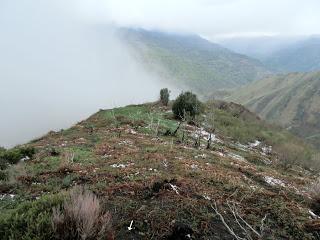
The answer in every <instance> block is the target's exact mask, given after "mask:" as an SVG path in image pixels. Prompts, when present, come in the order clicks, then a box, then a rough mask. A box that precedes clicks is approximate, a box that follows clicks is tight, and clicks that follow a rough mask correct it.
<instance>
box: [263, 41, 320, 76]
mask: <svg viewBox="0 0 320 240" xmlns="http://www.w3.org/2000/svg"><path fill="white" fill-rule="evenodd" d="M262 62H263V63H264V64H265V65H266V66H267V67H269V68H270V69H272V70H274V71H278V72H284V73H288V72H310V71H317V70H320V37H312V38H310V39H306V40H303V41H299V42H297V43H295V44H292V45H291V46H289V47H287V48H283V49H281V50H279V51H277V52H275V53H273V54H271V55H270V56H269V57H267V58H266V59H264V60H262Z"/></svg>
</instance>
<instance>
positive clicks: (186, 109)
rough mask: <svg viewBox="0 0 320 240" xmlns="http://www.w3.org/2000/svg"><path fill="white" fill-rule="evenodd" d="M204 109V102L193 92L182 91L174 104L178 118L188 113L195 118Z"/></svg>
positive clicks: (174, 110)
mask: <svg viewBox="0 0 320 240" xmlns="http://www.w3.org/2000/svg"><path fill="white" fill-rule="evenodd" d="M203 109H204V107H203V104H202V103H201V102H200V101H199V100H198V98H197V95H195V94H193V93H192V92H184V93H181V94H180V95H179V96H178V97H177V99H176V100H175V101H174V103H173V106H172V111H173V114H174V116H175V117H176V118H178V119H183V118H185V117H186V114H188V115H189V116H190V117H191V118H192V119H194V118H195V116H196V115H199V114H200V113H201V112H202V111H203Z"/></svg>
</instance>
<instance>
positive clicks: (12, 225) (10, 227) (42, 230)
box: [0, 195, 63, 240]
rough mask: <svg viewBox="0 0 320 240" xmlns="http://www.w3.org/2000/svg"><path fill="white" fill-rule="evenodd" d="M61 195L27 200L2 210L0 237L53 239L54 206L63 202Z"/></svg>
mask: <svg viewBox="0 0 320 240" xmlns="http://www.w3.org/2000/svg"><path fill="white" fill-rule="evenodd" d="M62 199H63V198H62V196H61V195H50V196H44V197H42V198H40V199H39V200H36V201H25V202H23V203H20V204H18V205H17V206H16V207H15V208H13V209H7V210H2V211H1V212H0V238H1V239H8V240H16V239H19V240H30V239H32V240H47V239H53V230H52V227H51V218H52V208H53V207H55V206H58V205H59V204H61V203H62Z"/></svg>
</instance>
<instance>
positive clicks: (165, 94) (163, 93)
mask: <svg viewBox="0 0 320 240" xmlns="http://www.w3.org/2000/svg"><path fill="white" fill-rule="evenodd" d="M169 98H170V91H169V90H168V88H162V89H161V90H160V102H161V103H162V104H163V105H165V106H168V103H169Z"/></svg>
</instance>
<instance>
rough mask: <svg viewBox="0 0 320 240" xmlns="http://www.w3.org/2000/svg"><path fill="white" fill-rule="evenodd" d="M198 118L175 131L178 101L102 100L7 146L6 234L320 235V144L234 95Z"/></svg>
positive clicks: (0, 185) (0, 230) (0, 186)
mask: <svg viewBox="0 0 320 240" xmlns="http://www.w3.org/2000/svg"><path fill="white" fill-rule="evenodd" d="M212 112H213V113H214V116H215V128H216V131H215V135H214V139H213V144H212V146H211V147H210V148H209V149H207V148H206V142H207V141H206V137H207V134H208V132H207V131H210V127H209V126H208V125H207V124H206V123H207V122H208V121H207V120H208V119H207V118H208V116H210V113H212ZM201 117H203V118H204V119H202V121H200V120H199V121H198V126H195V125H192V124H187V123H185V124H184V125H183V126H181V128H180V129H179V131H178V132H177V134H176V135H168V134H167V133H168V130H171V131H170V132H173V130H174V129H176V128H177V126H178V125H179V122H178V121H177V120H175V119H174V118H173V115H172V112H171V111H170V107H164V106H161V105H159V104H158V103H152V104H143V105H134V106H127V107H123V108H117V109H113V110H101V111H99V112H98V113H96V114H94V115H93V116H91V117H90V118H89V119H87V120H85V121H82V122H79V123H78V124H76V125H75V126H73V127H72V128H70V129H67V130H61V131H59V132H50V133H48V134H47V135H46V136H44V137H42V138H40V139H36V140H34V141H32V142H30V143H28V144H26V145H24V146H19V147H16V148H15V149H11V150H5V149H0V159H1V160H2V165H1V171H0V173H1V175H0V176H1V180H0V210H1V211H0V239H6V240H7V239H10V240H13V239H21V240H29V239H36V240H42V239H43V240H44V239H46V240H47V239H90V240H91V239H110V240H112V239H121V240H122V239H167V240H170V239H171V240H177V239H183V240H188V239H227V240H228V239H229V240H232V239H235V237H234V234H236V236H238V237H239V239H240V238H241V239H297V240H301V239H317V238H316V236H317V234H319V227H318V226H319V219H315V220H312V219H310V216H311V215H312V214H314V213H313V212H315V213H316V214H318V213H319V205H313V203H316V202H314V201H313V200H312V199H310V194H309V191H306V189H307V188H308V187H310V186H312V185H311V184H312V183H313V182H314V181H315V180H316V176H315V174H314V172H312V171H311V170H310V169H309V170H308V167H307V165H309V164H311V163H312V158H313V156H314V154H316V152H314V151H313V150H312V149H310V148H309V147H308V146H307V145H305V144H304V143H303V142H302V141H301V140H299V139H298V138H296V137H293V136H292V135H291V134H290V133H288V132H287V131H285V130H283V129H280V128H277V127H272V126H270V125H267V124H266V123H264V122H263V121H261V120H260V119H259V118H258V117H257V116H256V115H255V114H253V113H251V112H249V111H248V110H246V109H245V108H244V107H242V106H240V105H237V104H229V103H226V102H210V103H208V104H207V105H206V110H205V112H204V115H203V116H201ZM199 134H201V135H199ZM199 136H200V138H199ZM195 139H201V140H200V146H197V147H195V145H194V142H195ZM287 144H290V145H289V146H290V149H288V148H286V147H285V146H287ZM270 145H271V146H272V147H270ZM279 146H283V148H280V147H279ZM293 149H294V151H293ZM290 153H291V154H290ZM26 154H28V156H29V157H30V158H24V160H23V161H19V159H20V158H21V157H23V156H24V155H26ZM288 156H290V158H288ZM297 156H298V158H297ZM6 160H8V161H10V163H11V165H7V166H6V165H5V164H4V162H3V161H6ZM14 160H18V163H15V162H16V161H14ZM298 165H300V166H305V167H306V168H305V169H304V168H301V167H299V166H298ZM309 166H310V165H309ZM313 167H319V166H316V165H313ZM81 186H82V187H85V188H86V189H87V190H86V191H90V192H92V193H93V194H94V195H92V194H88V193H86V191H85V192H84V193H83V191H82V190H79V187H81ZM77 189H78V190H77ZM96 197H97V198H96ZM59 206H60V207H59ZM53 208H54V209H53ZM310 209H311V210H312V211H313V212H312V214H311V213H310V211H311V210H310ZM101 214H104V215H101ZM310 214H311V215H310ZM312 216H313V215H312ZM53 223H54V224H53ZM59 226H60V227H59ZM102 226H103V228H102ZM92 229H93V230H92ZM230 229H231V230H232V231H231V230H230ZM90 230H92V231H91V232H90ZM71 232H72V233H74V235H70V233H71ZM84 233H86V234H91V235H85V234H84ZM68 234H69V235H68ZM92 234H97V235H92ZM90 236H100V237H99V238H96V237H90Z"/></svg>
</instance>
